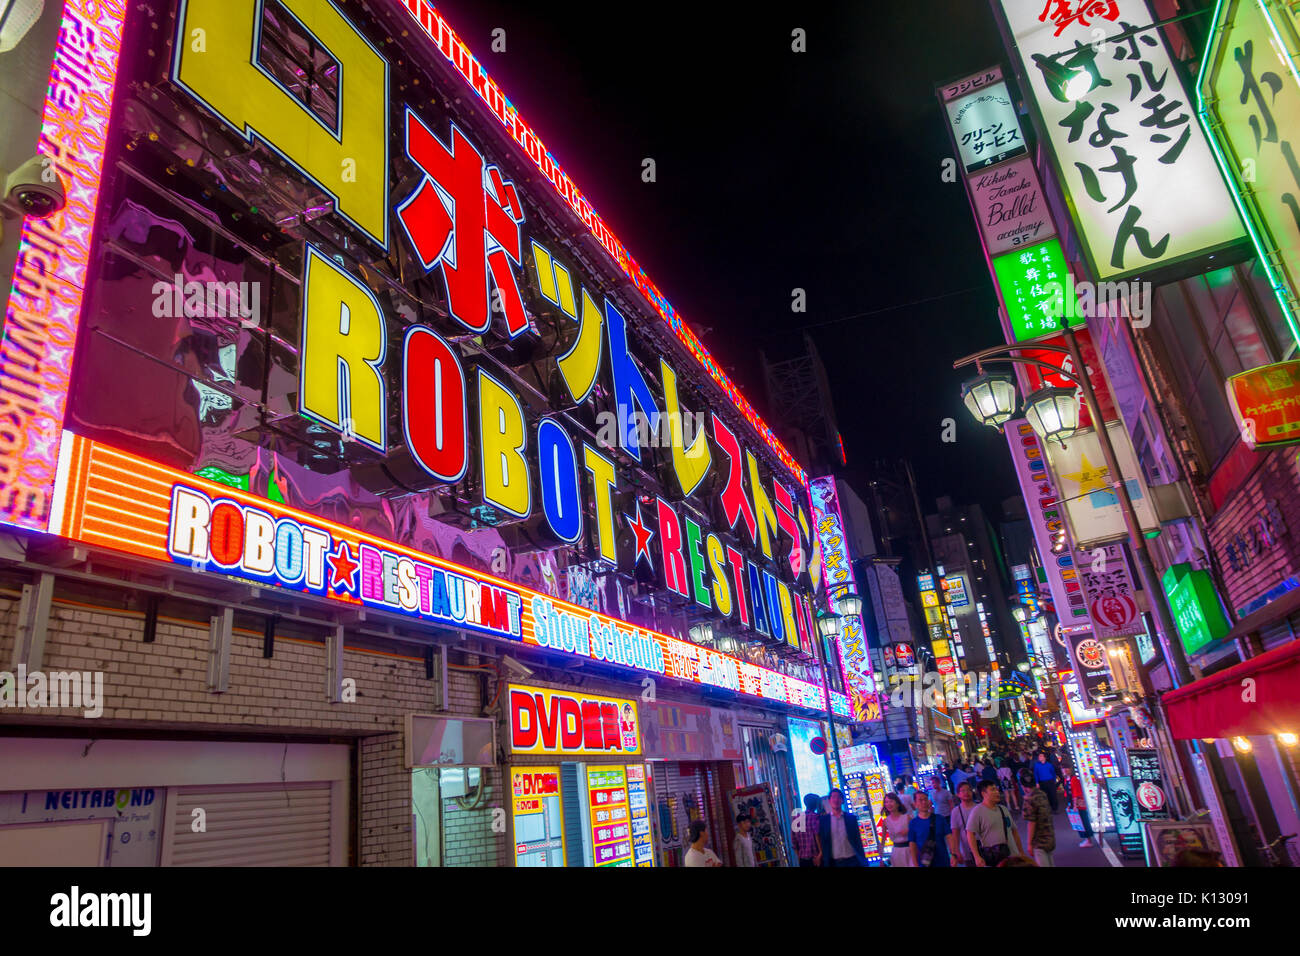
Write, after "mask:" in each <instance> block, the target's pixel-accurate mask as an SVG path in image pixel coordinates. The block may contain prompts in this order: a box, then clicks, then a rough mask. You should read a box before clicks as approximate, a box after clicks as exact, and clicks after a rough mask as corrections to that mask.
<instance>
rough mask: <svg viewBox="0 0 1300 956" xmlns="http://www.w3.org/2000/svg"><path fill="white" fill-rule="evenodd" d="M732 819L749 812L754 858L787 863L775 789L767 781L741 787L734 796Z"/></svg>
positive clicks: (769, 863)
mask: <svg viewBox="0 0 1300 956" xmlns="http://www.w3.org/2000/svg"><path fill="white" fill-rule="evenodd" d="M731 811H732V812H731V819H732V820H735V819H736V817H737V816H739V815H740V814H742V813H748V814H749V819H750V820H752V821H753V827H752V828H751V829H750V831H749V833H750V836H751V838H752V839H753V841H754V859H755V860H757V861H758V865H759V866H785V865H786V859H785V836H784V825H783V824H782V823H781V821H780V820H779V819H777V816H776V811H775V810H774V809H773V808H772V788H771V786H770V785H768V784H766V783H760V784H757V785H755V786H752V787H742V788H741V789H739V790H736V791H735V792H734V793H732V795H731Z"/></svg>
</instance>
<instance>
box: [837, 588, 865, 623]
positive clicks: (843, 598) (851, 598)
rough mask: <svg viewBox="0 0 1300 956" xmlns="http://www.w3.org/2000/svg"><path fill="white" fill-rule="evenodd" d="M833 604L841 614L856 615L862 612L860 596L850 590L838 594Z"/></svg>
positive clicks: (845, 615) (844, 615)
mask: <svg viewBox="0 0 1300 956" xmlns="http://www.w3.org/2000/svg"><path fill="white" fill-rule="evenodd" d="M835 606H836V608H837V609H838V610H839V612H840V615H841V616H843V617H857V616H858V615H859V614H861V613H862V598H860V597H858V595H856V594H854V593H853V592H852V591H847V592H845V593H844V594H841V595H840V598H839V600H838V601H836V602H835Z"/></svg>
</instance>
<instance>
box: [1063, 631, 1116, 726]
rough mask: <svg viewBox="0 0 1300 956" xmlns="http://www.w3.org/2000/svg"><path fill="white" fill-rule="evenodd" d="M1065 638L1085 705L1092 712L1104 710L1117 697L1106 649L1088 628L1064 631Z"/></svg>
mask: <svg viewBox="0 0 1300 956" xmlns="http://www.w3.org/2000/svg"><path fill="white" fill-rule="evenodd" d="M1061 636H1062V637H1063V638H1064V639H1065V646H1066V648H1068V649H1069V652H1070V663H1071V664H1072V666H1073V667H1074V673H1075V676H1076V677H1077V678H1078V680H1079V690H1080V692H1081V693H1082V694H1083V703H1084V705H1085V706H1087V707H1089V708H1093V707H1101V706H1104V705H1105V703H1106V701H1108V700H1111V699H1113V698H1114V697H1116V696H1117V695H1116V693H1115V677H1114V675H1113V674H1111V672H1110V661H1108V660H1107V653H1106V645H1105V644H1103V643H1102V642H1101V641H1099V640H1097V636H1096V635H1095V634H1094V633H1093V632H1092V630H1091V629H1090V628H1086V627H1063V628H1061Z"/></svg>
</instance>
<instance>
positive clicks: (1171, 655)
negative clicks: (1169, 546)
mask: <svg viewBox="0 0 1300 956" xmlns="http://www.w3.org/2000/svg"><path fill="white" fill-rule="evenodd" d="M1061 329H1062V331H1063V332H1064V334H1065V343H1066V347H1067V348H1068V349H1069V350H1070V358H1071V359H1072V360H1073V362H1074V367H1075V368H1077V369H1084V368H1086V366H1085V365H1084V364H1083V356H1082V355H1081V354H1080V352H1079V342H1078V339H1076V338H1075V335H1074V332H1073V331H1072V330H1071V329H1070V326H1069V323H1067V322H1065V321H1064V320H1062V322H1061ZM1079 387H1080V388H1081V389H1082V390H1083V400H1084V402H1085V403H1086V404H1087V406H1088V413H1089V414H1090V415H1091V416H1092V420H1093V421H1094V422H1099V423H1103V424H1099V425H1097V426H1096V428H1097V437H1098V438H1099V439H1100V441H1101V450H1102V454H1103V455H1104V456H1105V458H1106V467H1107V468H1108V469H1109V470H1110V484H1111V487H1112V488H1114V490H1115V496H1116V498H1118V499H1119V505H1120V511H1121V512H1122V513H1123V515H1124V526H1125V527H1126V528H1127V529H1128V538H1129V545H1130V546H1131V547H1132V549H1133V556H1134V558H1135V559H1136V561H1137V566H1138V573H1139V574H1140V575H1141V576H1142V586H1143V587H1144V588H1146V592H1147V599H1148V600H1149V601H1150V602H1151V609H1152V611H1154V612H1155V615H1156V622H1157V624H1158V630H1159V632H1160V646H1161V648H1162V650H1163V651H1164V655H1165V661H1166V663H1167V664H1168V665H1169V670H1170V676H1171V677H1173V678H1174V680H1175V684H1176V686H1179V687H1181V686H1183V685H1184V684H1189V683H1191V681H1192V673H1191V669H1190V668H1189V667H1188V666H1187V658H1186V657H1185V656H1184V655H1183V649H1182V647H1181V646H1180V645H1179V644H1178V631H1177V630H1176V629H1175V628H1174V619H1173V616H1172V615H1171V614H1170V613H1169V603H1168V601H1167V600H1166V598H1165V592H1164V588H1162V587H1161V586H1160V578H1159V577H1157V575H1156V569H1155V565H1154V564H1152V562H1151V552H1150V551H1148V550H1147V539H1146V538H1145V537H1144V536H1143V534H1142V528H1141V526H1140V525H1139V524H1138V519H1137V513H1136V512H1135V511H1134V510H1133V501H1132V500H1131V499H1130V498H1129V495H1128V486H1127V485H1126V484H1125V483H1124V474H1123V473H1122V472H1121V471H1120V470H1119V461H1118V460H1117V459H1116V457H1115V446H1114V445H1112V444H1111V442H1110V435H1109V434H1107V432H1106V426H1105V424H1104V422H1105V419H1103V418H1102V417H1101V410H1100V409H1099V408H1098V407H1097V395H1096V393H1095V392H1094V391H1093V389H1092V382H1091V381H1090V380H1089V377H1088V375H1087V374H1086V373H1085V374H1082V375H1080V376H1079ZM1161 719H1162V720H1163V715H1161ZM1169 769H1171V770H1176V769H1177V768H1176V767H1174V768H1169ZM1168 777H1169V779H1172V780H1174V781H1177V784H1178V786H1180V787H1182V788H1184V790H1185V789H1186V787H1187V784H1186V782H1184V781H1183V778H1182V774H1180V773H1176V772H1175V773H1170V774H1168Z"/></svg>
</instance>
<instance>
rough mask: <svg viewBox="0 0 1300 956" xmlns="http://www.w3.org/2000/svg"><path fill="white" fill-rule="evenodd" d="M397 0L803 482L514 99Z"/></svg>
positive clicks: (429, 14) (431, 14) (429, 15)
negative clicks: (520, 113) (562, 167)
mask: <svg viewBox="0 0 1300 956" xmlns="http://www.w3.org/2000/svg"><path fill="white" fill-rule="evenodd" d="M401 2H402V6H404V7H405V8H406V11H407V13H409V14H410V15H411V19H412V20H414V21H415V22H416V23H417V24H418V25H419V28H420V30H421V31H423V33H424V34H425V35H426V36H427V37H428V38H429V39H430V40H432V41H433V43H434V44H435V45H436V46H437V48H438V50H440V51H441V53H442V55H443V56H445V57H446V58H447V60H448V61H449V62H450V63H451V64H452V66H453V67H455V69H456V72H457V73H459V74H460V76H461V77H462V78H463V79H464V80H465V82H466V83H468V84H469V87H470V89H471V90H473V91H474V92H475V93H476V94H477V95H478V97H479V99H480V100H482V101H483V102H484V103H485V104H487V107H488V109H489V110H490V111H491V113H492V115H493V116H495V117H496V119H497V121H498V122H500V124H501V125H502V127H503V128H504V129H505V130H506V132H507V133H509V134H510V137H511V138H512V139H513V140H514V141H515V142H516V143H517V144H518V145H519V147H520V148H521V149H523V151H524V153H525V154H526V155H527V156H528V158H529V159H530V160H532V162H533V163H534V165H536V167H537V168H538V170H540V171H541V173H542V176H543V177H544V178H545V179H546V181H547V182H548V183H550V184H551V187H552V188H553V189H554V190H555V192H556V194H557V195H558V196H559V197H560V198H561V199H562V200H564V202H565V203H566V204H567V205H568V206H569V208H570V209H572V210H573V212H574V213H575V214H576V215H577V216H578V218H579V219H581V220H582V222H583V225H585V226H586V227H587V229H588V230H589V231H590V232H591V234H592V236H594V237H595V239H596V241H597V242H599V243H600V244H601V246H602V247H603V248H604V249H605V251H606V252H607V253H609V255H610V257H611V258H612V259H613V260H614V261H615V262H616V263H617V264H618V267H619V268H620V269H621V270H623V272H624V273H625V274H626V275H627V277H628V278H629V279H631V280H632V283H633V284H634V285H635V286H636V287H637V289H638V290H639V291H640V292H641V294H642V295H643V296H644V297H645V299H646V301H647V302H648V303H650V305H651V307H653V308H654V310H655V311H656V312H657V313H658V314H659V316H660V317H661V318H662V319H663V320H664V321H665V322H667V323H668V326H669V328H671V329H672V330H673V334H674V335H676V336H677V338H678V340H679V341H680V342H681V343H682V344H683V345H685V346H686V348H687V349H689V350H690V352H691V354H692V355H693V356H695V358H696V360H697V361H698V362H699V363H700V364H701V365H702V366H704V369H705V371H707V372H708V373H709V377H710V378H712V379H713V381H714V382H715V383H716V384H717V385H718V386H719V387H720V388H721V389H722V391H723V392H724V393H725V394H726V396H727V400H728V401H729V402H730V403H731V404H732V405H734V406H735V407H736V409H737V410H738V411H739V412H740V414H741V415H742V416H743V417H744V418H745V420H746V421H748V422H749V424H750V425H752V426H753V428H754V430H755V431H757V432H758V434H759V436H760V437H761V438H762V439H763V441H764V442H766V443H767V445H768V447H770V448H771V449H772V451H773V452H774V453H775V454H776V456H777V457H778V458H779V459H780V460H781V463H782V464H783V465H785V467H786V468H788V469H789V470H790V473H791V474H792V475H794V476H795V477H796V478H797V479H798V480H799V483H800V484H801V485H803V486H807V484H808V475H807V473H806V472H805V471H804V470H803V468H802V467H800V465H799V463H798V462H797V461H795V459H794V457H793V456H792V455H791V454H790V453H789V452H788V451H786V449H785V446H784V445H782V444H781V442H780V441H779V440H778V439H777V437H776V435H775V434H774V433H773V431H772V429H771V428H770V427H768V425H767V423H766V422H765V421H763V419H762V418H760V417H759V415H758V413H757V412H756V411H754V407H753V406H752V405H751V404H750V403H749V400H748V399H746V398H745V396H744V395H742V394H741V393H740V389H738V388H737V387H736V385H735V383H733V382H732V381H731V379H730V378H729V377H728V376H727V374H726V373H725V372H724V371H723V370H722V369H721V368H720V367H719V366H718V364H717V362H716V361H714V359H713V356H712V355H710V354H709V351H708V349H706V348H705V347H704V345H703V343H702V342H700V340H699V339H698V338H696V336H695V334H694V333H693V332H692V331H691V330H690V328H688V327H687V325H686V322H685V321H684V320H683V319H682V317H681V315H680V314H679V313H678V312H677V310H676V309H674V308H673V306H672V304H671V303H670V302H669V301H668V299H667V298H666V297H665V296H664V295H663V293H662V292H660V291H659V289H658V287H657V286H655V284H654V283H653V282H652V281H651V280H650V277H649V276H648V275H646V272H645V270H644V269H642V268H641V267H640V266H639V265H638V264H637V262H636V260H635V259H633V258H632V256H631V254H630V253H628V251H627V249H626V248H625V247H624V246H623V244H622V243H621V242H619V240H618V238H617V237H616V236H615V235H614V234H613V233H612V232H611V231H610V230H609V227H607V226H606V225H605V223H604V221H603V220H602V219H601V218H600V216H599V214H597V212H596V210H595V209H593V208H592V205H591V203H589V202H588V201H587V200H586V198H585V197H583V195H582V193H581V191H579V189H578V188H577V186H576V185H575V184H574V182H573V180H572V179H570V178H569V176H568V175H567V174H566V173H565V172H564V170H563V169H561V168H560V164H559V163H558V162H556V161H555V157H554V156H552V155H551V153H550V152H548V151H547V149H546V147H545V146H544V145H543V144H542V141H541V139H540V137H538V136H537V134H536V133H535V132H534V131H533V129H532V127H531V126H529V125H528V123H527V121H525V120H524V118H523V117H522V116H520V115H519V111H518V110H517V109H515V107H514V104H512V103H511V102H510V100H509V98H508V97H506V95H505V94H504V93H503V92H502V91H501V88H500V87H499V86H497V84H496V82H495V81H493V80H492V78H491V77H489V76H488V75H487V71H486V70H484V69H483V66H482V64H481V63H479V61H478V59H477V58H476V57H475V56H474V55H473V54H472V53H470V51H469V48H468V47H467V46H466V45H465V44H464V42H462V41H461V39H460V38H459V37H458V36H457V35H456V32H455V31H454V30H453V29H452V28H451V25H450V24H449V23H447V21H446V20H444V19H443V18H442V16H441V14H439V13H438V12H437V11H436V10H435V9H433V7H431V6H429V4H428V3H427V2H425V0H401Z"/></svg>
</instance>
